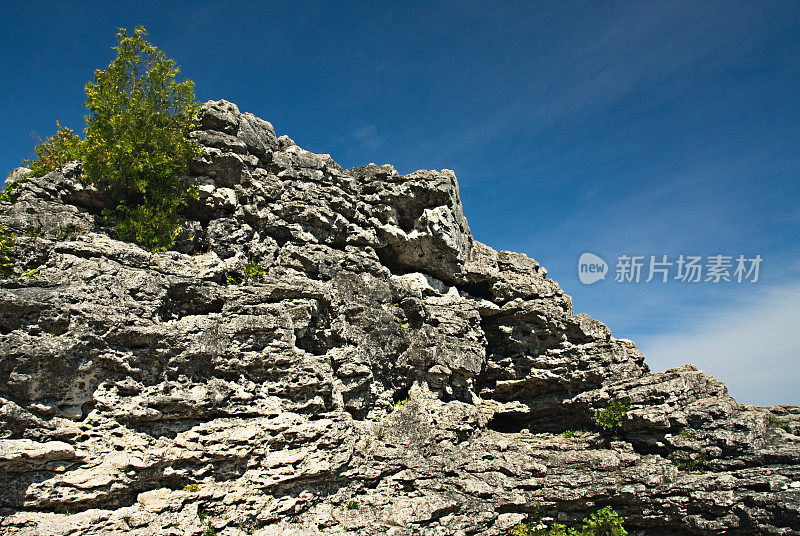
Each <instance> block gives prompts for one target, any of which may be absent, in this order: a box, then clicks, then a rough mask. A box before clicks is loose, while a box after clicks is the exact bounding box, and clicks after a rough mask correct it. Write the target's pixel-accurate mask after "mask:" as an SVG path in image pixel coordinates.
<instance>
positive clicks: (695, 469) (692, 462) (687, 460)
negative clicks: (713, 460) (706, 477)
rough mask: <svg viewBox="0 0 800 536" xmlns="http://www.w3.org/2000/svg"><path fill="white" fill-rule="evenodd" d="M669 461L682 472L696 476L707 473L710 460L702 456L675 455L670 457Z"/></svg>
mask: <svg viewBox="0 0 800 536" xmlns="http://www.w3.org/2000/svg"><path fill="white" fill-rule="evenodd" d="M668 459H669V461H671V462H672V465H674V466H675V467H677V468H678V469H680V470H681V471H686V472H688V473H696V474H703V473H705V472H706V471H705V468H706V464H707V463H708V460H707V459H706V457H705V456H703V455H702V454H698V455H696V456H694V457H691V456H685V455H680V454H675V453H673V454H670V455H669V458H668Z"/></svg>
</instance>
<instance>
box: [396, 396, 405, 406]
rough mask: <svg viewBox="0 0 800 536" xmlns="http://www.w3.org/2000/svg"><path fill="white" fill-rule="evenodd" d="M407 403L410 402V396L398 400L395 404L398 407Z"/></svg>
mask: <svg viewBox="0 0 800 536" xmlns="http://www.w3.org/2000/svg"><path fill="white" fill-rule="evenodd" d="M406 404H408V397H406V398H404V399H403V400H398V401H397V402H396V403H395V406H397V407H398V408H402V407H403V406H405V405H406Z"/></svg>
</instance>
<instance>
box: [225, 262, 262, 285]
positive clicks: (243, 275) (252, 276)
mask: <svg viewBox="0 0 800 536" xmlns="http://www.w3.org/2000/svg"><path fill="white" fill-rule="evenodd" d="M265 273H266V268H264V267H263V266H261V264H259V263H258V261H256V260H255V259H253V258H252V257H251V258H249V259H248V260H247V262H246V263H245V264H244V266H242V269H241V271H240V272H235V273H229V274H228V275H227V277H226V283H227V284H228V285H247V284H249V283H252V282H254V281H256V280H258V279H260V278H261V276H262V275H264V274H265Z"/></svg>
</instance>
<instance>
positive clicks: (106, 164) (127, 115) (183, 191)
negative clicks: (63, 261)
mask: <svg viewBox="0 0 800 536" xmlns="http://www.w3.org/2000/svg"><path fill="white" fill-rule="evenodd" d="M146 36H147V31H146V30H145V29H144V28H142V27H141V26H140V27H138V28H136V29H135V30H134V32H133V35H128V33H127V32H126V31H125V30H124V29H121V30H120V31H119V33H117V40H118V41H119V45H118V46H117V47H116V50H117V57H116V58H115V59H114V60H113V61H112V62H111V64H110V65H109V66H108V68H106V70H100V69H98V70H97V71H95V74H94V79H95V81H94V82H89V83H88V84H86V107H87V108H88V109H89V111H90V113H91V115H90V116H89V117H87V121H86V141H85V151H84V164H83V172H84V178H85V180H86V181H88V182H91V183H95V184H98V185H101V186H104V187H106V189H107V191H108V193H109V194H110V196H111V198H112V200H113V201H114V202H115V203H116V209H115V210H113V211H112V210H107V211H106V213H105V216H106V217H108V218H109V219H111V220H112V221H115V222H116V223H117V226H118V227H117V232H118V233H119V236H120V238H122V239H123V240H131V241H134V242H137V243H139V244H141V245H143V246H145V247H147V248H148V249H150V250H153V251H159V250H166V249H169V248H171V247H172V246H173V245H174V244H175V237H176V236H177V234H178V232H179V231H180V225H179V223H180V219H181V217H180V216H181V210H182V209H183V207H184V206H185V205H186V199H187V197H188V196H190V195H196V189H195V188H194V186H193V185H190V184H189V183H188V182H187V181H186V180H185V178H184V177H183V175H184V174H185V173H186V172H187V171H188V170H189V163H190V162H191V161H192V160H193V159H194V158H196V157H197V156H199V155H200V151H201V149H200V147H199V146H198V145H196V144H195V143H193V142H191V141H190V140H189V139H188V138H187V135H188V134H189V131H191V130H192V128H193V127H194V121H195V118H196V117H197V115H198V113H199V106H198V105H197V103H196V102H195V96H194V84H193V82H191V81H190V80H184V81H181V82H178V81H177V80H176V76H177V75H178V72H179V69H178V67H177V66H176V64H175V61H174V60H172V59H168V58H167V57H166V56H165V55H164V52H163V51H160V50H158V48H156V47H155V46H154V45H152V44H150V43H149V42H148V41H147V40H146V39H145V37H146Z"/></svg>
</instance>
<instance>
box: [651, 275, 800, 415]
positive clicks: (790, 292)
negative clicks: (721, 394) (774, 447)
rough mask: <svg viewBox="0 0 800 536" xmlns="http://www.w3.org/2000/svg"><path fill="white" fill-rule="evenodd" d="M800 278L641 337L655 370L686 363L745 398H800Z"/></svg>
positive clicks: (762, 400) (768, 400)
mask: <svg viewBox="0 0 800 536" xmlns="http://www.w3.org/2000/svg"><path fill="white" fill-rule="evenodd" d="M798 319H800V283H794V284H792V285H788V286H784V287H776V288H772V289H770V290H768V291H766V292H763V293H761V294H759V295H758V297H753V298H752V299H750V300H749V301H746V302H743V303H740V304H738V305H737V306H735V307H734V308H729V309H726V310H719V311H716V312H714V313H713V314H709V315H708V316H706V317H705V318H702V319H699V320H698V321H697V322H696V324H695V326H694V327H693V328H692V329H691V330H690V331H689V332H687V333H682V334H670V335H654V336H650V337H643V338H640V340H639V341H638V342H639V346H640V347H641V349H642V351H643V352H644V354H645V356H646V358H647V362H648V363H649V364H650V367H651V368H652V369H653V370H654V371H663V370H665V369H667V368H671V367H675V366H679V365H682V364H685V363H693V364H695V365H697V367H698V368H700V369H701V370H703V371H705V372H706V373H707V374H710V375H712V376H714V377H716V378H717V379H719V380H722V381H724V382H725V383H727V385H728V388H729V391H730V394H731V395H732V396H733V397H734V398H736V399H737V400H738V401H739V402H742V403H758V404H788V403H791V404H797V403H798V402H800V384H798V380H797V379H798V378H800V330H799V329H798V327H797V320H798Z"/></svg>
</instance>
